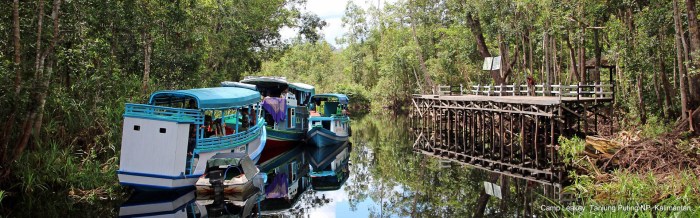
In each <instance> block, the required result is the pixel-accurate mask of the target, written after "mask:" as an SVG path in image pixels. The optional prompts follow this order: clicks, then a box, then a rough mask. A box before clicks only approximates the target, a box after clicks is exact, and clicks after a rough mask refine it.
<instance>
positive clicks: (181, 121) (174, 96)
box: [117, 87, 265, 189]
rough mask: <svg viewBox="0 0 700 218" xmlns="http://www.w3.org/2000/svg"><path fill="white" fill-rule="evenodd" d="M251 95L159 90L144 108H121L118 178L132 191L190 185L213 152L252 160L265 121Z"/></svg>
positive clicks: (259, 149) (257, 152) (248, 92)
mask: <svg viewBox="0 0 700 218" xmlns="http://www.w3.org/2000/svg"><path fill="white" fill-rule="evenodd" d="M259 102H260V94H259V93H258V92H256V91H253V90H250V89H245V88H236V87H217V88H201V89H190V90H167V91H158V92H155V93H153V94H152V95H151V97H150V99H149V101H148V103H147V104H126V107H125V112H124V126H123V133H122V149H121V159H120V165H119V170H118V172H117V173H118V174H119V180H120V182H121V183H122V184H125V185H132V186H136V187H146V188H149V187H150V188H157V189H162V188H164V189H175V188H181V187H186V186H192V185H194V183H195V182H196V180H197V178H198V177H199V176H201V175H202V173H204V170H205V169H206V162H207V161H206V160H208V159H209V158H210V157H211V156H213V155H215V154H217V153H229V152H234V151H236V152H245V153H247V154H248V155H249V156H250V158H251V159H253V160H256V159H257V158H258V157H259V155H260V153H261V152H262V148H263V147H264V145H265V144H264V142H265V133H264V132H265V128H263V127H264V125H265V121H264V119H263V118H262V117H261V114H260V111H261V110H260V106H259V105H258V103H259Z"/></svg>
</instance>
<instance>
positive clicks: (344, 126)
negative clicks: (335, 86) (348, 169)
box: [306, 94, 350, 147]
mask: <svg viewBox="0 0 700 218" xmlns="http://www.w3.org/2000/svg"><path fill="white" fill-rule="evenodd" d="M311 102H312V103H311V104H310V106H309V108H310V110H309V113H310V116H309V131H308V133H307V134H306V138H307V142H308V143H309V144H312V145H315V146H316V147H324V146H328V145H337V144H342V143H345V142H347V141H348V137H349V136H350V117H349V116H348V115H347V107H348V103H349V99H348V97H347V96H346V95H344V94H319V95H314V96H313V97H311Z"/></svg>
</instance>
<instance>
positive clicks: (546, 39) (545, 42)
mask: <svg viewBox="0 0 700 218" xmlns="http://www.w3.org/2000/svg"><path fill="white" fill-rule="evenodd" d="M545 25H546V24H545ZM545 28H546V27H545ZM542 38H543V39H542V46H544V47H543V48H542V50H543V51H544V69H545V70H544V72H545V73H546V76H545V82H546V83H547V86H549V85H550V84H552V83H551V82H552V81H551V76H550V75H551V72H550V69H549V64H550V63H549V55H550V54H549V33H547V30H545V31H544V33H543V34H542ZM546 92H548V88H547V87H545V93H546Z"/></svg>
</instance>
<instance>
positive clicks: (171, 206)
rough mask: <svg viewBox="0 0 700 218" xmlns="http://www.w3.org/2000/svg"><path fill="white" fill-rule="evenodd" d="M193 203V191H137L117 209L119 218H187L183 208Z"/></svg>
mask: <svg viewBox="0 0 700 218" xmlns="http://www.w3.org/2000/svg"><path fill="white" fill-rule="evenodd" d="M194 201H195V191H194V189H180V190H176V191H172V192H139V191H137V192H134V193H133V194H132V195H131V197H129V199H128V200H127V201H126V202H124V203H123V204H122V205H121V206H120V207H119V217H155V216H166V217H187V212H186V211H185V208H186V207H187V206H188V205H189V204H191V203H193V202H194Z"/></svg>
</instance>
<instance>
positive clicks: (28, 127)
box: [13, 0, 44, 159]
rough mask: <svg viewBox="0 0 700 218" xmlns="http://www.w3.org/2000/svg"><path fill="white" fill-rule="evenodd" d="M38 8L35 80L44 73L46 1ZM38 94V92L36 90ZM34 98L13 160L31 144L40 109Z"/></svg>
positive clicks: (30, 102)
mask: <svg viewBox="0 0 700 218" xmlns="http://www.w3.org/2000/svg"><path fill="white" fill-rule="evenodd" d="M37 7H39V12H38V13H37V17H38V19H37V31H36V59H35V60H34V80H35V81H39V80H38V78H37V77H38V75H39V74H41V73H42V71H43V70H44V69H43V67H44V66H43V63H42V62H41V31H42V27H43V21H44V0H39V4H37ZM35 92H36V90H35ZM34 96H37V95H35V94H32V95H30V101H29V105H28V106H29V107H28V110H29V113H28V114H27V118H26V119H25V120H24V122H23V124H22V134H21V137H20V139H19V144H17V148H15V152H14V156H13V159H17V158H18V156H19V155H20V154H22V152H24V148H26V147H27V143H29V137H30V136H31V135H32V124H34V123H33V122H30V121H33V120H34V119H35V118H36V110H37V109H38V108H37V107H36V105H37V104H36V101H33V100H34V99H35V97H34Z"/></svg>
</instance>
